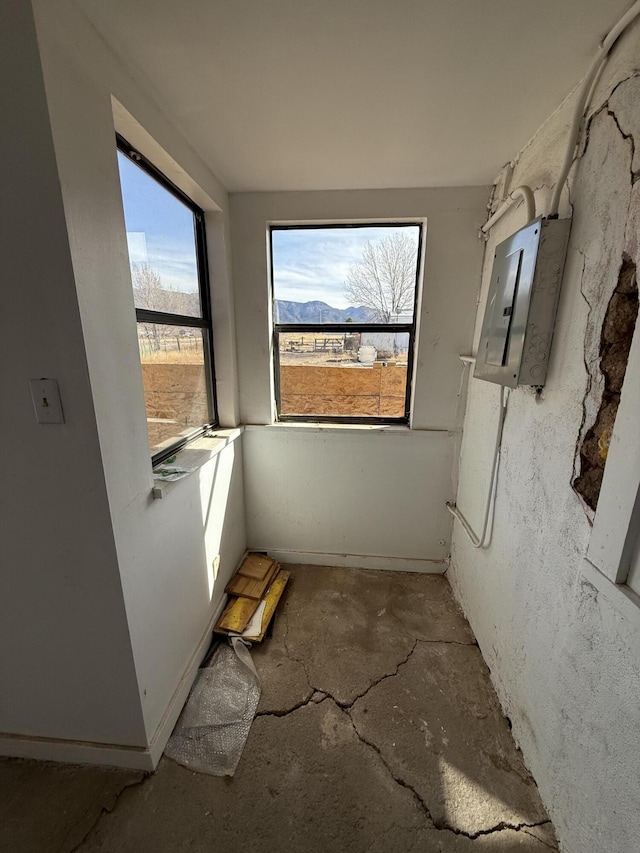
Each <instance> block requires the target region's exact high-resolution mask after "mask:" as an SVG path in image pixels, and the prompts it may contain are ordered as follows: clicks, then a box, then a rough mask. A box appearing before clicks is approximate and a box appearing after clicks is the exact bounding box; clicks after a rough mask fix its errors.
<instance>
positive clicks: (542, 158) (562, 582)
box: [450, 24, 640, 853]
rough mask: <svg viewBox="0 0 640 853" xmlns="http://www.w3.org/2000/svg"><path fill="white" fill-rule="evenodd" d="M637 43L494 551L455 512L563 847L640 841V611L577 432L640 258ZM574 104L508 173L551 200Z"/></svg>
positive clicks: (505, 459)
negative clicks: (623, 584)
mask: <svg viewBox="0 0 640 853" xmlns="http://www.w3.org/2000/svg"><path fill="white" fill-rule="evenodd" d="M639 48H640V27H639V26H638V25H637V24H636V25H635V26H634V28H633V29H632V30H631V31H629V32H628V33H627V34H626V35H625V36H624V37H623V38H622V39H621V41H620V42H619V44H618V46H617V47H616V49H615V51H614V53H613V55H612V57H611V60H610V62H609V65H608V66H607V68H606V70H605V72H604V75H603V78H602V80H601V82H600V84H599V86H598V90H597V92H596V95H595V97H594V100H593V105H592V108H591V113H592V115H593V114H594V113H596V112H597V111H598V110H600V112H598V114H597V115H596V116H595V117H594V118H593V121H592V123H591V125H590V127H589V140H588V146H587V148H586V151H583V156H582V157H581V159H580V161H579V162H578V163H577V165H576V166H575V167H574V170H573V172H572V176H571V187H570V189H571V203H572V204H573V209H574V221H573V230H572V235H571V242H570V250H569V255H568V260H567V268H566V272H565V278H564V283H563V289H562V294H561V300H560V309H559V315H558V322H557V327H556V332H555V337H554V343H553V350H552V354H551V360H550V365H549V366H550V370H549V374H548V379H547V384H546V387H545V389H544V391H543V394H542V397H541V399H539V400H538V399H536V397H535V396H534V394H533V392H531V391H529V390H527V389H518V390H516V391H515V392H514V393H513V394H512V396H511V399H510V402H509V410H508V413H507V417H506V422H505V432H504V444H503V454H502V462H501V468H500V473H499V482H498V497H497V503H496V517H495V528H494V533H493V540H492V544H491V547H490V548H489V549H488V550H487V551H477V550H473V549H472V548H471V546H470V545H469V543H468V542H467V540H466V538H465V535H464V533H463V532H462V530H461V528H460V527H459V526H458V525H457V524H456V527H455V530H454V536H453V557H452V569H451V572H450V576H451V580H452V583H453V585H454V588H455V590H456V592H457V594H458V596H459V598H460V601H461V603H462V604H463V606H464V609H465V611H466V613H467V615H468V617H469V619H470V622H471V625H472V627H473V629H474V631H475V633H476V636H477V638H478V640H479V643H480V647H481V649H482V652H483V654H484V656H485V658H486V660H487V662H488V664H489V666H490V668H491V672H492V678H493V680H494V683H495V685H496V688H497V690H498V693H499V696H500V699H501V701H502V703H503V705H504V707H505V709H506V712H507V713H508V715H509V716H510V718H511V720H512V722H513V732H514V735H515V736H516V738H517V740H518V742H519V744H520V745H521V747H522V749H523V752H524V756H525V759H526V761H527V763H528V765H529V767H530V768H531V770H532V772H533V774H534V776H535V778H536V781H537V783H538V785H539V788H540V792H541V794H542V797H543V799H544V801H545V803H546V805H547V807H548V809H549V812H550V815H551V818H552V819H553V822H554V824H555V826H556V828H557V831H558V834H559V838H560V840H561V842H562V850H563V851H564V853H585V851H606V852H607V853H628V851H630V850H636V849H638V839H639V838H640V815H639V812H638V808H637V805H638V792H639V791H640V747H639V745H638V731H639V730H640V703H639V702H638V696H640V630H639V629H640V609H638V607H636V606H633V605H632V603H631V602H630V600H629V598H627V597H626V596H625V594H624V593H623V592H622V591H621V590H620V589H616V588H615V586H614V585H613V584H611V583H610V582H609V581H608V580H607V579H605V578H604V577H603V576H601V575H600V576H599V575H598V574H597V572H595V570H594V569H593V568H591V567H590V566H589V564H588V563H587V562H586V561H585V559H584V557H585V554H586V551H587V546H588V543H589V537H590V534H591V516H592V513H590V511H588V510H586V509H585V508H584V507H583V505H582V503H581V501H580V499H579V498H578V497H577V495H576V494H575V493H574V491H573V489H572V486H571V482H572V479H573V477H574V473H575V471H574V463H575V459H576V445H577V441H578V438H579V436H580V435H581V434H583V433H584V431H585V429H587V428H588V427H589V426H590V425H591V423H592V422H593V418H594V416H595V412H596V410H597V406H598V403H599V398H600V395H601V393H602V381H601V377H600V374H599V370H598V359H599V345H600V329H601V325H602V319H603V316H604V312H605V310H606V307H607V303H608V301H609V298H610V296H611V293H612V291H613V289H614V287H615V285H616V280H617V275H618V270H619V267H620V263H621V260H622V252H623V251H626V252H628V253H629V254H630V255H631V256H632V257H633V258H634V259H635V261H636V263H638V262H640V257H639V249H638V222H639V221H640V200H639V187H640V184H637V183H636V184H634V185H632V171H631V170H632V155H633V153H634V148H633V144H632V141H631V140H630V139H625V138H624V137H623V135H622V133H621V131H620V130H619V129H618V127H617V126H616V121H615V120H614V118H613V116H612V115H610V114H609V112H608V110H610V111H612V112H614V113H615V116H616V118H617V121H618V122H619V124H620V126H621V127H622V128H623V130H624V132H625V134H633V133H634V132H636V134H637V133H638V131H640V126H639V125H640V119H639V116H640V78H638V77H637V76H634V77H633V78H632V79H630V80H628V81H627V82H621V81H624V80H625V78H627V77H629V75H631V74H633V73H635V74H637V72H634V67H635V65H636V62H637V56H638V50H639ZM618 83H619V84H620V85H619V86H618V88H617V89H616V92H615V94H613V95H612V96H611V97H610V98H609V95H610V94H611V92H612V90H613V89H614V88H616V86H617V84H618ZM607 98H609V101H608V109H607V108H604V109H601V107H603V105H604V104H605V102H606V101H607ZM572 105H573V99H570V101H569V102H568V103H566V104H565V105H564V106H563V107H562V108H561V109H560V110H559V111H558V112H556V113H555V114H554V115H553V116H552V117H551V118H550V119H549V121H548V123H547V124H546V125H545V126H544V127H543V128H542V130H541V131H540V132H539V134H538V135H537V136H536V137H535V138H534V139H533V140H532V142H531V143H530V144H529V145H528V146H527V147H526V148H525V149H524V151H523V152H522V153H521V155H520V157H519V162H518V165H517V168H516V171H515V174H514V176H513V180H512V183H511V185H512V187H515V186H517V185H519V184H522V183H528V184H530V185H531V186H532V187H534V188H536V197H537V201H538V205H539V210H541V211H542V212H545V209H546V207H545V206H546V205H547V204H548V202H549V199H550V193H551V189H552V187H553V183H554V181H555V176H556V175H557V173H558V169H559V165H560V161H561V159H562V156H563V154H564V141H565V135H566V131H567V125H568V122H569V120H570V116H571V107H572ZM638 138H639V137H638V135H636V139H638ZM583 149H584V146H583ZM636 157H637V154H636ZM637 168H638V163H637V162H635V163H634V164H633V169H634V170H635V169H637ZM522 224H524V220H523V214H522V212H521V211H520V210H514V211H513V212H511V213H510V214H509V216H508V217H507V218H506V219H505V220H504V221H503V222H502V223H500V225H499V226H498V227H496V228H495V229H494V233H493V235H492V239H491V241H490V242H489V243H488V245H487V253H486V261H485V266H484V275H483V288H482V298H481V302H480V306H479V312H478V324H477V327H476V342H477V339H478V336H479V331H480V323H481V320H482V314H483V311H484V304H485V299H486V292H487V288H488V284H489V275H490V262H491V259H492V257H493V251H492V248H493V246H494V244H495V242H496V241H499V240H501V239H504V238H505V237H506V236H508V234H510V233H511V232H512V231H513V230H515V229H516V228H518V227H519V226H520V225H522ZM639 333H640V332H639V331H638V330H637V331H636V335H637V334H639ZM589 374H591V375H592V380H593V381H592V380H591V379H590V376H589ZM498 393H499V391H498V388H497V387H496V386H493V385H491V384H489V383H483V382H480V381H477V380H471V382H470V387H469V393H468V405H467V413H466V420H465V431H464V442H463V446H462V455H461V470H460V486H459V491H458V496H457V501H458V505H459V506H460V507H461V509H462V510H463V511H464V512H465V513H466V514H467V516H468V517H469V518H470V519H471V520H472V522H475V521H476V519H478V520H479V519H480V517H481V513H482V506H483V501H484V499H485V495H486V488H487V483H488V475H489V465H490V459H491V450H492V448H491V444H492V441H493V436H494V434H495V433H494V430H495V423H496V417H497V411H498V408H497V406H498V403H497V401H498Z"/></svg>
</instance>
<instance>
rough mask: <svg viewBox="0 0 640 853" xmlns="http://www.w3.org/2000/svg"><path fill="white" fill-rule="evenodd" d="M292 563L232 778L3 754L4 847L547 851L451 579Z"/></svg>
mask: <svg viewBox="0 0 640 853" xmlns="http://www.w3.org/2000/svg"><path fill="white" fill-rule="evenodd" d="M291 568H292V577H291V580H290V582H289V586H288V588H287V591H286V593H285V596H284V597H283V600H282V602H281V604H280V607H279V611H278V614H277V617H276V624H275V629H274V635H273V637H272V638H271V639H268V640H266V641H265V642H264V643H263V644H262V645H261V646H258V647H255V648H254V649H253V651H252V654H253V657H254V660H255V663H256V666H257V668H258V672H259V674H260V676H261V679H262V697H261V701H260V705H259V707H258V715H257V718H256V720H255V721H254V724H253V727H252V729H251V734H250V736H249V740H248V741H247V745H246V747H245V751H244V754H243V756H242V759H241V761H240V765H239V767H238V771H237V773H236V775H235V777H234V778H233V779H228V778H226V779H220V778H215V777H211V776H206V775H201V774H197V773H193V772H191V771H190V770H187V769H185V768H184V767H181V766H179V765H177V764H175V763H174V762H172V761H170V760H168V759H163V760H162V761H161V762H160V765H159V767H158V769H157V771H156V773H155V774H153V775H152V776H150V777H148V778H144V777H142V776H141V775H140V774H135V773H126V772H118V771H110V770H102V769H97V768H67V767H62V766H56V765H49V764H38V763H36V762H21V761H5V762H0V795H1V796H2V799H3V801H4V804H3V805H2V806H0V809H1V810H0V849H7V850H11V851H12V853H22V851H25V853H26V851H28V853H36V851H56V853H67V851H72V850H80V851H83V853H90V851H118V853H134V851H135V853H139V851H147V850H148V851H154V853H163V851H171V853H174V851H182V850H185V851H186V850H189V851H196V853H197V851H202V853H205V851H206V853H218V851H219V852H220V853H246V851H251V852H252V853H273V851H279V853H297V851H305V853H315V851H317V852H318V853H320V851H323V853H324V851H327V850H338V851H348V852H349V853H396V851H397V852H398V853H508V851H526V853H544V851H547V850H549V849H551V850H557V844H556V840H555V835H554V832H553V827H552V826H551V823H550V822H549V819H548V817H547V815H546V812H545V810H544V807H543V806H542V803H541V801H540V798H539V795H538V791H537V788H536V785H535V783H534V781H533V779H532V778H531V776H530V775H529V773H528V772H527V770H526V768H525V766H524V764H523V761H522V756H521V755H520V752H519V751H518V750H517V748H516V746H515V744H514V742H513V739H512V737H511V733H510V730H509V726H508V723H507V721H506V719H505V718H504V717H503V716H502V714H501V712H500V707H499V705H498V701H497V698H496V696H495V693H494V691H493V689H492V687H491V683H490V681H489V674H488V670H487V667H486V665H485V664H484V661H483V659H482V657H481V655H480V651H479V649H478V647H477V645H476V643H475V640H474V637H473V634H472V633H471V630H470V628H469V626H468V624H467V622H466V621H465V619H464V617H463V615H462V613H461V612H460V610H459V609H458V608H457V606H456V604H455V602H454V600H453V596H452V594H451V591H450V589H449V586H448V583H447V581H446V579H445V578H444V577H441V576H436V575H416V574H403V573H402V574H401V573H394V572H367V571H360V570H353V569H336V568H317V567H313V566H295V567H291Z"/></svg>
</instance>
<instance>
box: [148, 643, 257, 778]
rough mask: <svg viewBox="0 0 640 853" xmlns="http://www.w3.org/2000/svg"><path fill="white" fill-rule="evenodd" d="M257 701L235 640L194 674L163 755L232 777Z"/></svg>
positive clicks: (253, 676)
mask: <svg viewBox="0 0 640 853" xmlns="http://www.w3.org/2000/svg"><path fill="white" fill-rule="evenodd" d="M259 700H260V680H259V678H258V673H257V672H256V668H255V666H254V664H253V661H252V660H251V655H250V654H249V649H248V648H247V646H246V644H245V643H244V642H243V641H242V640H241V639H240V638H239V637H233V638H230V641H229V644H228V645H227V644H224V645H221V646H220V647H219V648H218V649H217V650H216V652H215V654H214V656H213V658H212V661H211V664H210V665H209V666H208V667H206V668H204V669H200V670H199V671H198V676H197V678H196V681H195V683H194V685H193V687H192V689H191V693H190V694H189V698H188V699H187V703H186V705H185V706H184V708H183V710H182V713H181V714H180V717H179V719H178V722H177V723H176V727H175V729H174V730H173V734H172V735H171V737H170V738H169V740H168V742H167V745H166V747H165V755H167V756H168V757H169V758H172V759H173V760H174V761H177V762H178V764H182V765H184V766H185V767H189V768H190V769H191V770H196V771H198V772H200V773H208V774H209V775H211V776H233V774H234V773H235V771H236V768H237V766H238V762H239V761H240V756H241V755H242V750H243V749H244V745H245V743H246V741H247V738H248V737H249V730H250V729H251V723H252V722H253V718H254V716H255V713H256V708H257V706H258V701H259Z"/></svg>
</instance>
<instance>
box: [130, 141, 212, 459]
mask: <svg viewBox="0 0 640 853" xmlns="http://www.w3.org/2000/svg"><path fill="white" fill-rule="evenodd" d="M117 144H118V165H119V169H120V184H121V188H122V200H123V205H124V218H125V225H126V230H127V243H128V247H129V262H130V264H131V279H132V283H133V296H134V302H135V308H136V318H137V321H138V348H139V351H140V361H141V364H142V378H143V383H144V397H145V406H146V411H147V427H148V431H149V446H150V449H151V455H152V459H153V462H154V463H156V462H160V461H162V460H163V459H166V458H167V457H168V456H170V455H171V454H172V453H174V452H175V451H176V450H178V449H179V448H180V447H182V446H183V445H184V444H186V442H187V441H189V440H190V439H192V438H195V437H196V436H198V435H200V434H202V433H203V432H204V431H205V430H206V429H207V428H209V427H210V426H213V425H215V423H216V421H217V418H216V406H215V396H214V391H213V387H214V386H213V351H212V334H211V310H210V302H209V287H208V277H207V255H206V242H205V234H204V214H203V212H202V210H200V208H199V207H198V206H197V205H195V204H194V203H193V202H192V201H191V199H189V198H188V197H187V196H185V195H184V193H182V192H181V191H180V190H179V189H178V188H177V187H176V186H174V185H173V184H172V183H171V182H170V181H169V180H168V179H167V178H166V177H165V176H164V175H163V174H162V173H161V172H159V171H158V169H156V168H155V167H154V166H153V165H152V164H151V163H150V162H149V161H148V160H146V158H145V157H144V156H143V155H141V154H140V153H139V152H138V151H136V150H135V149H134V148H132V146H131V145H129V144H128V142H127V141H126V140H125V139H123V138H122V137H120V136H118V137H117Z"/></svg>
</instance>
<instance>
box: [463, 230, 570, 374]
mask: <svg viewBox="0 0 640 853" xmlns="http://www.w3.org/2000/svg"><path fill="white" fill-rule="evenodd" d="M570 230H571V220H570V219H544V218H543V217H538V219H534V220H533V222H530V223H529V224H528V225H525V227H524V228H521V229H520V230H519V231H516V233H515V234H512V235H511V237H509V238H507V239H506V240H504V241H503V242H502V243H500V244H499V245H498V246H497V247H496V250H495V258H494V261H493V271H492V273H491V283H490V285H489V295H488V297H487V307H486V309H485V313H484V320H483V323H482V333H481V336H480V344H479V346H478V353H477V356H476V366H475V371H474V374H473V375H474V377H475V378H476V379H486V380H488V381H489V382H496V383H498V384H499V385H508V386H509V387H510V388H515V387H516V386H517V385H544V381H545V378H546V375H547V364H548V361H549V351H550V349H551V338H552V337H553V327H554V324H555V319H556V311H557V309H558V297H559V295H560V285H561V283H562V274H563V272H564V261H565V257H566V254H567V245H568V242H569V232H570Z"/></svg>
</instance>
